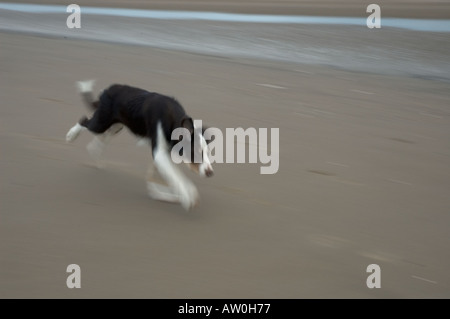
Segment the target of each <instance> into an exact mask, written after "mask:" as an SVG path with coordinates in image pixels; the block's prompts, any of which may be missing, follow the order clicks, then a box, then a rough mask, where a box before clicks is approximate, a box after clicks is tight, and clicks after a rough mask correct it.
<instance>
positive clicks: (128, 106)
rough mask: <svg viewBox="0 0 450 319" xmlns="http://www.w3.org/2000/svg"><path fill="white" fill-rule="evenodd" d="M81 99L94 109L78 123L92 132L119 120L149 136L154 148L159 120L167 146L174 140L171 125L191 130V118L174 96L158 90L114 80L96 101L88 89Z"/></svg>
mask: <svg viewBox="0 0 450 319" xmlns="http://www.w3.org/2000/svg"><path fill="white" fill-rule="evenodd" d="M83 99H84V101H85V103H86V104H87V105H88V106H89V107H91V108H93V109H95V112H94V114H93V116H92V118H91V119H88V118H86V117H84V118H82V119H81V120H80V121H79V124H80V125H82V126H84V127H86V128H87V129H88V130H89V131H91V132H93V133H95V134H101V133H104V132H105V131H106V130H107V129H109V128H110V127H111V125H113V124H115V123H122V124H123V125H125V126H126V127H128V129H130V131H131V132H133V133H134V134H135V135H137V136H140V137H147V138H149V139H150V140H151V141H152V150H153V151H154V150H155V147H156V134H157V133H156V130H157V124H158V122H161V125H162V129H163V132H164V135H165V138H166V140H167V142H168V143H169V145H171V146H173V145H174V144H175V143H176V142H177V141H172V140H171V134H172V131H173V130H174V129H176V128H178V127H185V128H187V129H188V130H189V131H190V132H191V136H192V134H193V132H194V125H193V121H192V118H190V117H189V116H188V115H187V114H186V112H185V110H184V109H183V107H182V106H181V104H180V103H179V102H178V101H177V100H176V99H175V98H172V97H169V96H165V95H162V94H159V93H153V92H148V91H146V90H143V89H140V88H136V87H131V86H128V85H119V84H114V85H111V86H110V87H109V88H107V89H106V90H104V91H103V93H102V94H101V95H100V97H99V100H98V101H94V99H93V98H92V94H91V93H90V92H85V93H83ZM191 141H193V139H191Z"/></svg>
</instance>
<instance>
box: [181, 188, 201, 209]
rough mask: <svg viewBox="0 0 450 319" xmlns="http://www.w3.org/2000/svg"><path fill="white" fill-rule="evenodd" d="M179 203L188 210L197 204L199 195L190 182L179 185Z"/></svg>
mask: <svg viewBox="0 0 450 319" xmlns="http://www.w3.org/2000/svg"><path fill="white" fill-rule="evenodd" d="M179 193H180V204H181V206H183V208H184V209H185V210H189V209H191V208H193V207H194V206H196V205H197V203H198V201H199V195H198V191H197V188H196V187H195V186H194V185H193V184H192V183H185V184H183V185H180V186H179Z"/></svg>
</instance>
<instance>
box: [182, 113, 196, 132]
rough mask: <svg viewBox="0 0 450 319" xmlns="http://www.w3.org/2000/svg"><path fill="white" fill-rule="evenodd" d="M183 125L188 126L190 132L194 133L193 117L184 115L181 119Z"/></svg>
mask: <svg viewBox="0 0 450 319" xmlns="http://www.w3.org/2000/svg"><path fill="white" fill-rule="evenodd" d="M181 127H184V128H187V129H188V130H189V134H191V135H192V134H194V121H193V120H192V118H191V117H188V116H185V117H183V119H182V120H181Z"/></svg>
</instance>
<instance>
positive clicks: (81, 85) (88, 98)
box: [77, 80, 98, 110]
mask: <svg viewBox="0 0 450 319" xmlns="http://www.w3.org/2000/svg"><path fill="white" fill-rule="evenodd" d="M94 83H95V80H87V81H79V82H77V86H78V91H80V93H81V96H82V97H83V102H84V103H85V104H86V105H87V106H88V107H89V108H90V109H94V110H95V109H97V108H98V102H95V101H94V95H93V94H92V88H93V87H94Z"/></svg>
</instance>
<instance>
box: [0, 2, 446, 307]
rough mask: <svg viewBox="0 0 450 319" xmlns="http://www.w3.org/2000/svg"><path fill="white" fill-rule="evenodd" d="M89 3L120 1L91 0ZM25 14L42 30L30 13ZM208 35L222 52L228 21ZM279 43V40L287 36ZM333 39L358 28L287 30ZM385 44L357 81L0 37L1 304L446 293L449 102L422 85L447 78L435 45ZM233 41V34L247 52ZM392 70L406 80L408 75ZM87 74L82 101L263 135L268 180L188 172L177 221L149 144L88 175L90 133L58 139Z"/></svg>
mask: <svg viewBox="0 0 450 319" xmlns="http://www.w3.org/2000/svg"><path fill="white" fill-rule="evenodd" d="M27 2H32V1H27ZM62 2H64V1H62ZM40 3H46V2H45V1H42V2H41V1H40ZM53 3H54V2H53ZM83 3H87V1H84V2H83V1H79V4H80V5H83ZM97 3H98V4H97ZM106 3H109V4H110V5H111V6H119V7H120V6H125V2H123V1H114V2H112V1H96V5H97V6H103V5H106ZM126 3H127V4H126V6H127V7H135V8H147V9H148V8H152V9H153V8H155V9H172V8H174V7H176V8H177V9H178V10H186V9H192V10H198V9H199V8H204V9H205V10H219V9H217V8H219V7H220V8H222V9H221V10H225V11H230V12H249V11H252V12H253V11H255V10H256V11H257V12H258V13H266V12H271V13H277V14H284V13H291V12H293V13H295V14H303V12H304V13H305V14H312V12H313V11H314V10H315V11H314V12H318V10H319V11H320V15H327V14H331V12H332V13H333V14H335V15H346V16H347V15H348V16H351V15H352V14H354V12H356V11H355V10H356V9H355V3H357V1H346V2H345V3H346V4H347V7H345V8H346V9H345V10H347V11H345V10H344V9H343V8H339V10H343V11H342V13H340V11H339V10H337V11H336V10H335V11H333V10H332V8H330V7H329V3H330V2H327V1H320V4H316V5H313V3H316V2H312V1H310V2H307V1H280V3H279V5H277V9H274V8H273V7H274V5H273V4H271V2H269V1H259V2H258V3H257V1H256V0H255V1H245V2H239V3H238V2H237V1H234V2H227V3H226V4H225V3H219V2H216V3H215V4H208V5H207V4H206V1H193V2H183V3H181V2H172V1H169V2H164V4H163V2H152V1H150V2H145V3H146V4H145V5H144V4H143V3H144V2H143V1H131V2H130V3H129V2H126ZM149 3H150V4H149ZM277 3H278V2H277ZM396 3H398V4H397V5H395V6H392V8H394V7H395V8H397V9H395V10H397V11H396V12H399V15H400V12H401V14H403V15H404V16H408V17H426V18H448V17H447V16H446V15H447V14H448V13H449V12H450V11H449V10H442V8H443V7H444V8H447V7H448V6H449V2H448V1H441V2H433V4H430V5H425V4H423V2H419V1H396ZM322 6H323V7H324V8H327V10H329V11H326V10H324V11H322V10H321V8H322ZM386 6H387V5H386ZM402 6H403V7H402ZM231 7H232V9H230V8H231ZM256 7H257V8H258V9H254V8H256ZM294 7H295V8H296V9H293V8H294ZM313 7H314V8H313ZM305 8H311V10H312V11H311V12H310V11H307V10H306V9H305ZM401 8H409V11H408V12H406V11H405V10H403V9H401ZM419 8H421V9H420V10H419ZM313 9H314V10H313ZM391 10H393V11H392V12H394V11H395V10H394V9H391ZM344 11H345V12H344ZM327 12H329V13H327ZM433 12H434V13H433ZM362 15H363V16H364V13H363V14H362ZM35 18H36V20H35V21H33V23H35V25H37V26H39V25H44V26H46V23H47V22H48V19H47V18H46V19H43V18H41V17H35ZM0 19H3V21H7V18H6V17H4V18H3V17H2V18H0ZM39 19H41V20H39ZM62 19H63V20H62V21H64V20H65V17H62ZM0 21H2V20H0ZM96 21H97V23H98V24H96V25H95V28H101V26H102V25H103V28H104V30H105V31H104V32H105V34H106V33H107V32H110V33H111V31H108V30H114V28H115V27H116V28H118V29H119V30H120V31H122V29H125V28H127V27H128V28H129V29H130V30H136V32H138V30H139V28H138V25H139V24H133V22H131V21H128V20H121V21H122V22H121V24H120V25H119V27H118V25H115V24H114V20H108V21H107V20H101V19H99V20H96ZM152 23H153V22H149V25H150V24H152ZM175 26H177V28H176V27H175ZM180 26H181V25H178V24H177V23H173V24H172V28H173V29H167V30H169V31H167V33H168V34H169V33H170V34H175V33H176V32H179V33H180V32H181V31H179V30H182V28H181V27H180ZM205 26H206V27H208V28H210V29H211V30H213V29H214V28H215V29H216V30H220V32H223V33H221V34H222V35H223V38H224V39H225V38H226V32H225V31H224V30H228V29H227V28H232V27H236V26H233V25H231V24H229V25H228V24H223V25H222V24H218V23H211V24H205V25H199V26H198V28H199V30H201V28H204V27H205ZM87 27H89V24H88V23H87ZM148 27H149V28H150V27H151V26H148ZM170 27H171V25H170V23H169V22H165V24H164V28H170ZM155 28H156V27H155ZM275 28H276V26H275ZM286 28H287V27H286ZM87 30H89V29H87ZM92 30H93V29H92ZM202 30H203V29H202ZM286 30H287V32H286V38H285V41H284V42H283V43H289V41H290V38H289V34H290V33H289V32H294V31H295V30H297V29H295V30H294V27H290V29H289V30H291V31H289V30H288V29H286ZM288 31H289V32H288ZM152 32H153V31H152ZM155 32H156V31H155ZM161 32H162V31H161ZM211 32H216V31H211ZM217 32H218V31H217ZM242 32H244V31H242ZM249 32H253V31H251V30H250V31H249ZM314 32H317V33H314ZM333 32H334V33H333ZM340 32H342V37H343V38H344V36H345V34H347V35H348V33H347V32H354V33H351V34H354V35H355V37H353V38H352V37H350V38H349V37H347V38H346V39H345V40H344V39H343V40H342V41H347V42H345V43H346V44H345V47H347V48H348V47H352V48H353V46H354V47H355V48H357V47H358V43H361V50H364V49H365V48H364V43H363V42H362V41H361V37H362V36H363V35H362V33H359V32H365V30H363V31H358V30H356V31H355V30H353V29H349V28H342V29H339V28H334V31H333V27H332V26H330V27H329V29H327V28H325V27H320V28H317V31H314V29H306V28H305V29H302V32H301V33H298V34H300V35H299V38H301V39H302V40H304V41H305V43H308V45H309V44H311V46H314V45H315V46H318V47H320V46H321V45H322V44H321V43H320V42H316V39H314V34H316V35H317V36H318V37H321V36H326V34H327V33H328V34H330V35H329V36H330V39H331V38H335V39H337V40H336V43H329V45H330V47H332V46H334V47H335V48H336V50H337V49H342V47H343V45H342V44H340V41H338V40H339V37H338V36H339V34H341V33H340ZM385 32H386V33H384V35H386V36H383V34H382V33H378V38H377V39H378V40H377V41H379V44H380V45H379V48H380V49H379V50H380V51H379V52H374V53H373V56H372V64H370V66H371V67H373V68H372V69H373V72H369V71H370V70H372V69H369V68H367V69H364V68H362V66H361V68H359V69H356V68H355V69H351V68H350V67H338V65H337V64H336V65H330V63H318V64H314V63H308V64H302V63H298V62H297V61H296V60H295V61H294V60H289V59H285V60H281V59H280V60H276V59H264V58H261V57H258V58H253V57H250V56H239V55H236V56H233V55H220V54H200V53H195V52H186V51H183V50H181V49H178V50H168V49H164V48H162V47H152V46H143V45H137V44H135V45H133V44H125V43H119V42H120V41H118V43H112V42H111V41H101V40H99V41H97V40H95V39H94V38H91V39H81V38H76V37H71V36H66V35H56V34H53V35H52V34H48V35H45V34H29V33H28V31H27V32H25V31H21V32H14V31H12V30H9V31H4V30H3V31H1V32H0V43H1V46H0V72H1V74H2V76H1V77H0V93H1V101H2V102H1V107H0V141H1V142H0V174H1V175H0V176H1V179H0V190H1V191H0V239H1V240H0V265H1V267H0V298H289V299H297V298H298V299H300V298H449V297H450V275H449V273H448V269H449V268H450V255H449V254H448V247H449V246H450V237H449V236H448V233H449V227H450V214H449V208H450V198H449V196H448V194H449V191H450V165H449V164H450V143H449V141H450V140H449V137H450V110H449V105H450V91H449V81H448V79H447V78H446V77H445V74H443V73H445V72H441V73H442V74H441V73H439V72H440V70H441V71H442V70H447V68H448V67H449V66H448V65H449V58H448V55H446V50H447V48H448V43H449V41H445V40H446V39H448V38H449V35H448V33H447V34H440V33H439V34H438V33H415V34H416V35H417V37H418V39H419V40H418V43H416V42H415V41H414V39H413V38H414V36H413V34H414V33H412V31H410V32H409V31H400V30H392V31H385ZM177 34H178V33H177ZM243 34H244V33H242V34H241V37H240V38H236V39H241V40H239V41H242V42H239V43H242V44H243V45H244V44H245V43H246V40H245V39H247V35H246V36H245V37H244V36H243ZM292 34H294V33H292ZM175 35H176V34H175ZM182 36H183V34H182V33H180V38H181V37H182ZM231 36H232V35H230V37H231ZM233 36H235V35H233ZM205 39H206V36H205ZM233 39H235V38H233ZM268 39H270V40H273V39H280V37H279V35H278V34H276V33H274V34H273V35H272V38H270V35H268ZM224 41H225V40H224ZM233 41H234V40H233ZM236 41H238V40H236ZM280 41H282V39H280ZM317 41H320V40H317ZM270 43H274V42H270V41H266V42H264V46H267V47H268V48H269V47H270ZM277 43H278V42H277ZM280 43H281V42H280ZM260 45H261V46H262V47H263V44H260ZM392 47H396V48H397V49H398V50H399V51H396V52H397V53H398V55H399V57H398V59H397V57H395V54H394V53H395V52H394V51H392V50H391V49H390V48H392ZM269 49H270V48H269ZM269 49H267V50H269ZM272 49H273V47H272ZM275 49H276V47H275ZM224 50H225V49H224ZM352 50H353V49H352ZM354 50H357V49H354ZM331 51H332V50H331V49H330V52H331ZM318 52H319V51H318ZM392 52H394V53H392ZM409 52H411V54H409ZM447 52H448V51H447ZM327 54H328V53H327ZM330 54H332V52H331V53H330ZM368 56H369V53H367V54H365V58H370V57H368ZM446 56H447V57H446ZM343 61H344V60H343ZM365 61H366V60H364V63H366V62H365ZM386 61H387V62H386ZM396 61H398V65H400V66H402V67H401V68H400V67H399V68H398V70H397V69H395V68H396V66H398V65H397V64H396ZM344 62H345V61H344ZM344 62H343V63H344ZM364 63H362V64H361V65H363V64H364ZM385 63H390V64H386V65H392V66H393V67H392V68H391V67H385V68H383V65H384V64H385ZM408 63H410V64H408ZM346 65H347V64H346ZM377 65H378V66H379V68H378V69H379V70H382V71H378V72H377ZM409 65H414V66H421V68H420V67H417V68H414V70H413V72H411V73H409V74H408V72H406V71H405V70H406V69H408V68H409ZM384 69H386V71H384ZM388 69H394V70H395V72H388ZM89 78H95V79H97V83H96V86H95V93H96V94H99V93H100V92H101V90H103V89H104V88H105V87H107V86H108V85H110V84H112V83H126V84H130V85H135V86H139V87H142V88H146V89H148V90H151V91H155V92H160V93H163V94H168V95H172V96H175V97H177V99H178V100H179V101H180V102H181V103H182V104H183V105H184V107H185V108H186V110H187V111H188V113H189V114H190V115H191V116H192V117H194V118H196V119H202V120H203V122H204V123H205V124H207V125H209V126H213V127H217V128H220V129H222V130H224V131H225V128H237V127H243V128H248V127H255V128H279V130H280V140H279V149H280V152H279V163H280V167H279V171H278V172H277V173H276V174H273V175H261V174H260V171H259V170H260V166H261V165H262V164H261V163H257V164H225V163H224V164H218V163H216V164H215V165H214V168H215V176H214V177H212V178H210V179H202V178H200V177H198V176H196V175H194V174H192V173H191V172H188V171H187V170H185V172H186V174H187V176H189V178H191V179H192V180H193V182H194V183H195V184H196V185H197V186H198V189H199V192H200V196H201V202H200V205H199V206H198V207H196V208H195V209H193V210H192V211H189V212H186V211H184V210H183V209H182V208H181V207H180V206H178V205H173V204H167V203H162V202H157V201H153V200H151V199H150V198H149V197H148V195H147V192H146V187H145V172H146V170H147V167H148V165H149V163H150V162H151V154H150V150H149V149H147V148H145V147H137V146H136V138H135V137H133V136H131V134H129V133H128V132H123V133H121V134H120V135H119V136H117V138H115V139H114V140H113V141H112V142H111V144H110V145H109V146H108V149H107V151H106V154H105V167H104V168H103V169H97V168H96V167H95V166H94V165H93V162H92V159H91V158H90V157H89V155H88V153H87V151H86V148H85V146H86V144H87V143H88V142H89V141H90V140H91V139H92V135H90V134H89V133H87V132H86V133H84V134H83V135H82V136H80V138H79V139H78V140H77V141H76V142H74V143H73V144H68V143H66V142H65V134H66V133H67V131H68V129H69V128H70V127H71V126H72V125H74V124H75V122H76V121H77V120H78V119H79V118H80V117H81V116H82V115H88V114H89V111H88V110H86V109H85V107H84V106H83V104H82V102H81V99H80V96H79V94H78V93H77V91H76V87H75V82H76V81H78V80H82V79H89ZM69 264H78V265H79V266H80V267H81V285H82V286H81V289H68V287H67V286H66V279H67V276H68V275H69V274H68V273H67V272H66V268H67V266H68V265H69ZM370 264H377V265H379V266H380V268H381V282H382V285H381V288H380V289H369V288H368V287H367V285H366V279H367V277H368V276H369V273H367V272H366V268H367V266H368V265H370Z"/></svg>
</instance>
